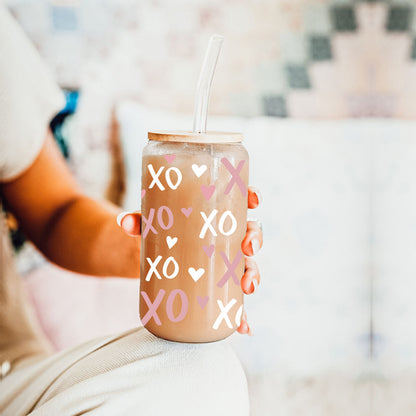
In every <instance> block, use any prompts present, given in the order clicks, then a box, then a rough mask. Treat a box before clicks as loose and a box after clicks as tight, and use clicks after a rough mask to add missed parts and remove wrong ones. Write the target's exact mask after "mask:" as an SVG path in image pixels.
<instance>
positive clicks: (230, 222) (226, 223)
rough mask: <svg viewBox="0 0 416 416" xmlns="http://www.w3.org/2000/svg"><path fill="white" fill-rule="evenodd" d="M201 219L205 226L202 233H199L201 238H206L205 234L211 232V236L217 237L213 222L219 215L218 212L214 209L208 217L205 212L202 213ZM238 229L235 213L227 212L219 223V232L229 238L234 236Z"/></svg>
mask: <svg viewBox="0 0 416 416" xmlns="http://www.w3.org/2000/svg"><path fill="white" fill-rule="evenodd" d="M200 214H201V217H202V219H203V220H204V225H203V226H202V228H201V232H200V233H199V238H204V237H205V234H206V233H207V231H208V230H209V231H210V232H211V234H212V235H213V236H214V237H216V236H217V232H216V231H215V228H214V226H213V225H212V222H213V220H214V219H215V217H216V216H217V214H218V210H217V209H214V210H212V211H211V213H210V214H209V215H208V216H207V214H205V212H203V211H201V213H200ZM236 229H237V220H236V219H235V217H234V215H233V213H232V212H231V211H225V212H224V213H223V214H222V215H221V217H220V220H219V222H218V231H219V232H220V233H221V234H222V235H225V236H229V235H232V234H234V232H235V230H236Z"/></svg>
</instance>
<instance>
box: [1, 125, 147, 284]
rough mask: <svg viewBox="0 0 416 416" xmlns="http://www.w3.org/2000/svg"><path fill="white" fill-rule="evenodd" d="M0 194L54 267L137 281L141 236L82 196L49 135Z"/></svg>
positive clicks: (113, 211)
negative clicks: (131, 234)
mask: <svg viewBox="0 0 416 416" xmlns="http://www.w3.org/2000/svg"><path fill="white" fill-rule="evenodd" d="M0 189H1V195H2V198H3V199H4V200H5V201H6V203H7V205H8V207H9V208H10V209H11V211H12V212H13V214H14V215H15V216H16V218H17V219H18V221H19V223H20V224H21V226H22V228H23V231H24V232H25V233H26V234H27V236H28V237H29V238H30V239H31V240H32V241H33V242H34V243H35V244H36V246H37V247H38V248H39V249H40V250H41V251H42V252H43V253H44V254H45V256H46V257H48V258H49V259H50V260H51V261H53V262H54V263H56V264H58V265H60V266H62V267H65V268H67V269H70V270H73V271H75V272H79V273H85V274H90V275H97V276H123V277H139V264H140V263H139V262H140V260H139V259H140V237H131V236H128V235H127V234H126V233H125V232H124V231H123V230H122V229H121V228H120V227H119V226H118V225H117V223H116V216H117V213H118V211H119V209H118V208H117V207H116V206H114V205H112V204H109V203H106V202H97V201H95V200H92V199H90V198H88V197H86V196H85V195H83V194H82V192H81V191H80V189H79V188H78V186H77V185H76V183H75V181H74V179H73V177H72V175H71V172H70V171H69V169H68V167H67V166H66V164H65V161H64V159H63V157H62V156H61V154H60V152H59V150H58V148H57V146H56V145H55V143H54V141H53V139H52V137H51V134H50V133H48V137H47V139H46V140H45V143H44V145H43V148H42V150H41V152H40V154H39V155H38V157H37V159H36V160H35V162H34V163H33V164H32V166H31V167H30V168H29V169H28V170H27V171H25V172H23V173H22V174H21V175H20V176H19V177H18V178H16V179H14V180H12V181H10V182H7V183H3V184H1V188H0Z"/></svg>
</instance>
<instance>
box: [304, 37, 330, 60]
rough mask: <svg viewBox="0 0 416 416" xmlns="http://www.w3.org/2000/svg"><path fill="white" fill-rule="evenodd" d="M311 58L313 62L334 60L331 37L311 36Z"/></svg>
mask: <svg viewBox="0 0 416 416" xmlns="http://www.w3.org/2000/svg"><path fill="white" fill-rule="evenodd" d="M309 56H310V58H311V59H312V61H328V60H330V59H332V50H331V40H330V38H329V36H323V35H314V36H311V37H310V38H309Z"/></svg>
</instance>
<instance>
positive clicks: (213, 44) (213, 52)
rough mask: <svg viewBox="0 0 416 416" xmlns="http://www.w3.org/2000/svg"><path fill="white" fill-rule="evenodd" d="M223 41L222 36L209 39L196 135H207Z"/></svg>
mask: <svg viewBox="0 0 416 416" xmlns="http://www.w3.org/2000/svg"><path fill="white" fill-rule="evenodd" d="M223 40H224V37H223V36H221V35H212V36H211V37H210V39H209V44H208V48H207V51H206V53H205V57H204V63H203V64H202V68H201V73H200V74H199V80H198V87H197V90H196V98H195V107H194V127H193V130H194V133H205V132H206V131H207V116H208V102H209V93H210V91H211V84H212V78H213V77H214V72H215V67H216V65H217V61H218V56H219V54H220V51H221V46H222V42H223Z"/></svg>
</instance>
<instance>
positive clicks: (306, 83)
mask: <svg viewBox="0 0 416 416" xmlns="http://www.w3.org/2000/svg"><path fill="white" fill-rule="evenodd" d="M286 77H287V83H288V85H289V87H290V88H293V89H309V88H311V83H310V80H309V75H308V70H307V67H306V65H294V64H290V65H287V66H286Z"/></svg>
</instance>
